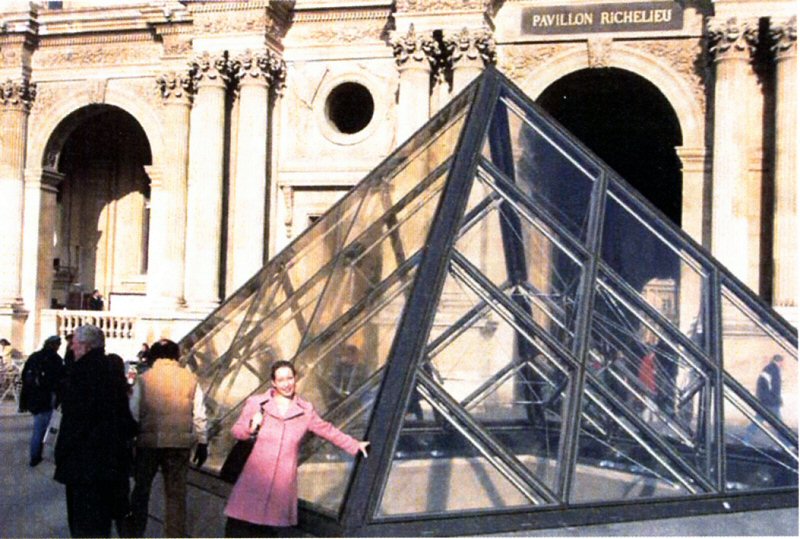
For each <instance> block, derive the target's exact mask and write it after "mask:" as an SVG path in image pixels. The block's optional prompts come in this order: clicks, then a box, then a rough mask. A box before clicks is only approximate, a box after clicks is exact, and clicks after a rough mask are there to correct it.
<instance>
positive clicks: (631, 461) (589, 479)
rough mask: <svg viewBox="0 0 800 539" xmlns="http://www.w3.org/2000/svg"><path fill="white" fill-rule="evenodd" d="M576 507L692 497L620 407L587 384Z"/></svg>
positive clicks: (575, 486)
mask: <svg viewBox="0 0 800 539" xmlns="http://www.w3.org/2000/svg"><path fill="white" fill-rule="evenodd" d="M580 422H581V423H580V435H579V438H578V450H577V464H576V467H575V475H574V478H573V484H572V492H571V494H570V502H571V503H587V502H595V501H606V502H612V501H623V500H636V499H649V498H663V497H669V496H683V495H686V494H691V493H692V490H691V489H690V485H691V483H692V481H691V479H690V478H688V477H682V476H681V474H680V473H679V472H678V470H677V468H676V467H675V466H674V464H673V463H671V462H670V460H669V458H668V457H667V456H665V455H663V454H661V452H660V451H658V449H657V448H655V447H654V446H653V445H652V444H651V443H649V442H648V439H647V437H646V436H645V435H644V434H643V433H642V432H641V429H639V428H638V427H637V426H636V425H635V424H634V423H632V422H630V421H628V420H627V419H625V416H624V414H622V413H621V412H620V410H619V408H618V407H617V406H616V405H614V404H613V403H611V402H610V401H608V400H607V399H605V398H604V397H603V396H602V395H601V394H600V392H599V391H597V390H595V389H593V384H592V383H589V384H587V390H586V391H585V392H584V395H583V412H582V414H581V418H580Z"/></svg>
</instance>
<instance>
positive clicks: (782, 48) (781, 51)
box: [769, 17, 797, 58]
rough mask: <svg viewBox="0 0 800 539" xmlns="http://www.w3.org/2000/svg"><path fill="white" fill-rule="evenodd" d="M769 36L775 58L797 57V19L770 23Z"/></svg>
mask: <svg viewBox="0 0 800 539" xmlns="http://www.w3.org/2000/svg"><path fill="white" fill-rule="evenodd" d="M769 36H770V44H771V45H770V46H771V49H772V52H773V53H774V54H775V57H776V58H783V57H789V56H797V17H792V18H791V19H784V20H777V21H770V28H769Z"/></svg>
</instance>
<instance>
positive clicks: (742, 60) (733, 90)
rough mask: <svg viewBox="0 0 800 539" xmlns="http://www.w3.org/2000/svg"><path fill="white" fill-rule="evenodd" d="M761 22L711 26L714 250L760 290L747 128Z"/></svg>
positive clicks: (716, 22)
mask: <svg viewBox="0 0 800 539" xmlns="http://www.w3.org/2000/svg"><path fill="white" fill-rule="evenodd" d="M757 28H758V24H757V21H746V22H741V21H737V20H736V19H729V20H727V21H720V20H718V19H712V20H711V21H710V22H709V25H708V34H709V39H710V45H711V46H710V51H711V55H712V57H713V59H714V64H715V66H716V81H715V86H714V110H715V114H714V148H713V154H714V155H713V161H712V167H713V168H712V175H713V176H712V195H711V203H712V214H711V219H712V221H711V252H712V253H713V254H714V256H716V257H717V258H718V259H719V260H720V261H721V262H722V263H723V264H724V265H725V266H726V267H727V268H728V269H729V270H731V271H732V272H733V273H734V274H735V275H736V276H737V277H739V278H740V279H741V280H742V281H744V283H745V284H747V285H748V286H749V287H750V288H752V289H753V290H755V291H758V287H759V282H758V274H757V273H756V274H755V275H753V273H752V271H750V262H751V261H752V260H758V259H759V256H760V251H759V247H758V244H757V243H756V245H753V241H752V236H751V234H750V232H751V230H750V229H751V228H752V223H751V222H750V221H751V219H750V218H749V214H750V213H752V212H751V211H750V208H751V207H753V206H760V204H761V199H760V196H759V197H757V200H754V199H753V196H752V193H750V192H749V189H748V186H749V182H748V180H749V179H750V176H751V175H750V173H749V169H750V162H749V157H750V155H751V150H752V144H750V143H749V139H748V132H747V127H748V123H749V120H748V118H749V114H748V113H749V112H750V111H749V110H748V107H747V106H746V102H745V103H742V101H743V96H747V95H748V94H749V90H750V88H751V82H752V81H751V80H750V79H751V78H752V77H755V73H754V72H753V69H752V67H751V65H750V58H751V54H752V52H753V46H752V42H751V40H750V39H748V35H750V36H752V32H753V31H754V30H757Z"/></svg>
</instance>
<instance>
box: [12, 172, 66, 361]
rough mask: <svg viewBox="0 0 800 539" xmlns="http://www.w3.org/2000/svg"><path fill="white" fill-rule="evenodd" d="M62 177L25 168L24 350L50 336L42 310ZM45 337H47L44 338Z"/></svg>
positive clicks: (49, 293)
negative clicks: (30, 315)
mask: <svg viewBox="0 0 800 539" xmlns="http://www.w3.org/2000/svg"><path fill="white" fill-rule="evenodd" d="M63 181H64V174H61V173H59V172H57V171H55V170H52V169H41V168H35V167H34V168H31V167H27V168H26V170H25V216H24V222H23V229H24V232H23V235H22V237H23V246H22V253H23V257H22V298H23V301H24V304H25V306H26V307H27V309H28V310H29V311H30V312H31V313H35V315H34V317H33V318H32V319H31V320H28V321H27V323H26V330H25V339H24V346H25V348H24V349H25V350H28V351H30V350H36V349H38V348H39V346H41V340H42V336H43V334H44V332H47V333H48V334H52V333H54V331H55V327H53V326H49V327H48V326H45V327H42V315H41V312H42V310H43V309H49V308H50V300H51V298H52V291H53V273H54V271H53V246H54V245H53V237H54V234H55V231H56V222H57V220H58V217H57V216H58V204H57V202H56V197H57V195H58V186H59V185H60V184H61V182H63ZM44 336H45V337H46V336H47V335H44Z"/></svg>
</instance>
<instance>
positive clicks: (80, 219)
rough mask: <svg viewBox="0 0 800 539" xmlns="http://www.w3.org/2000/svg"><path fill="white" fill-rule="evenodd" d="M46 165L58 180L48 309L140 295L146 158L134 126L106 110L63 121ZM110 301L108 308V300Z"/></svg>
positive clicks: (145, 235)
mask: <svg viewBox="0 0 800 539" xmlns="http://www.w3.org/2000/svg"><path fill="white" fill-rule="evenodd" d="M51 144H52V145H53V146H56V147H51V148H50V149H49V150H50V151H49V152H48V153H49V155H50V156H51V159H52V161H51V163H50V164H51V165H55V166H57V170H58V172H60V173H61V174H63V177H64V179H63V181H62V182H61V184H60V185H59V189H58V195H57V198H56V201H57V205H56V208H57V215H56V218H55V227H54V231H55V233H54V239H53V241H54V249H53V269H54V282H53V291H52V296H51V297H52V299H51V304H52V306H53V307H56V308H58V307H67V308H70V309H82V308H87V306H88V303H87V299H88V296H89V295H90V294H91V293H92V291H93V290H94V289H98V290H100V292H101V293H102V294H103V296H104V297H105V298H106V303H105V306H106V308H108V307H109V301H110V300H112V295H113V296H120V297H122V296H137V295H143V294H144V292H145V275H146V273H147V265H148V260H147V244H148V241H149V229H148V225H149V220H150V219H149V211H150V180H149V178H148V176H147V174H146V172H145V169H144V167H145V166H146V165H149V164H151V162H152V156H151V151H150V145H149V143H148V140H147V136H146V135H145V133H144V130H143V129H142V127H141V125H139V123H138V122H137V121H136V119H135V118H134V117H133V116H131V115H130V114H129V113H127V112H125V111H124V110H122V109H120V108H117V107H113V106H108V105H90V106H88V107H84V108H82V109H80V110H78V111H75V112H73V113H72V114H70V115H69V116H68V117H66V118H65V119H64V120H63V121H62V122H61V124H60V125H59V127H58V128H56V130H55V132H54V134H53V136H52V137H51ZM112 301H113V300H112Z"/></svg>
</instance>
